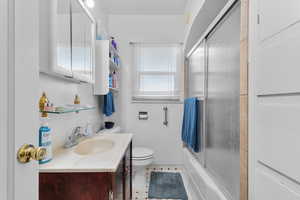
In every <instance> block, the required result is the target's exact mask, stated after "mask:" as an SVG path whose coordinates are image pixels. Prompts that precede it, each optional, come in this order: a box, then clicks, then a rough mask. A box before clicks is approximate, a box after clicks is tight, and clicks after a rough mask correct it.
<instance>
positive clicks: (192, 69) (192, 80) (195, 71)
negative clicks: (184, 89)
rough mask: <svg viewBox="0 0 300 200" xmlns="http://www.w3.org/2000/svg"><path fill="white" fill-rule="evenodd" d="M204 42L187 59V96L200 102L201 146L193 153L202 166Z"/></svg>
mask: <svg viewBox="0 0 300 200" xmlns="http://www.w3.org/2000/svg"><path fill="white" fill-rule="evenodd" d="M205 62H206V58H205V40H203V41H202V42H201V43H200V44H199V46H198V47H197V49H196V50H195V51H194V52H193V53H192V54H191V56H190V57H189V69H188V72H189V73H188V80H189V83H188V85H189V90H188V96H189V97H197V98H199V100H200V101H201V103H200V106H199V114H200V121H199V123H200V124H199V126H198V127H199V132H200V135H201V136H200V137H199V140H200V141H199V144H201V146H200V149H201V151H200V152H199V153H194V152H191V153H193V154H194V155H195V156H196V158H197V159H198V160H199V161H200V162H201V164H202V165H204V164H205V163H204V161H205V158H204V152H205V135H204V129H205V127H204V126H205V115H204V113H205V112H204V109H205V99H206V77H207V76H206V67H205V64H206V63H205Z"/></svg>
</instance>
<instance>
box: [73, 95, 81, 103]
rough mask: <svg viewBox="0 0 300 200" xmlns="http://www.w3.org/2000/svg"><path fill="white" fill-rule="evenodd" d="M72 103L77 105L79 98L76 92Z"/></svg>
mask: <svg viewBox="0 0 300 200" xmlns="http://www.w3.org/2000/svg"><path fill="white" fill-rule="evenodd" d="M74 104H75V105H79V104H80V98H79V95H78V94H76V95H75V99H74Z"/></svg>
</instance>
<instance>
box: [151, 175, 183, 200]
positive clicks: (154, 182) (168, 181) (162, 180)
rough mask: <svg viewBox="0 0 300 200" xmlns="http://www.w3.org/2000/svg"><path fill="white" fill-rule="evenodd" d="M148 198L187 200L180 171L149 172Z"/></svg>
mask: <svg viewBox="0 0 300 200" xmlns="http://www.w3.org/2000/svg"><path fill="white" fill-rule="evenodd" d="M148 198H149V199H181V200H188V197H187V194H186V191H185V188H184V184H183V181H182V177H181V175H180V173H170V172H151V177H150V186H149V192H148Z"/></svg>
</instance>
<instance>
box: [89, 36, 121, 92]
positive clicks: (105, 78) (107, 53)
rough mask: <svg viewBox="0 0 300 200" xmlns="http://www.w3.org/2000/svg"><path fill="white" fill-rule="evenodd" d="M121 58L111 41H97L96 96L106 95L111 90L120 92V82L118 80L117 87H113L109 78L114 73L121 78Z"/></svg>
mask: <svg viewBox="0 0 300 200" xmlns="http://www.w3.org/2000/svg"><path fill="white" fill-rule="evenodd" d="M119 69H120V58H119V53H118V51H117V50H116V49H114V47H112V45H111V41H110V40H96V44H95V76H94V80H95V84H94V94H95V95H105V94H107V93H108V92H109V91H110V90H111V91H113V92H118V90H119V89H118V88H119V86H118V85H119V84H118V83H119V81H118V80H116V82H117V84H116V85H117V86H114V87H112V86H111V85H110V84H109V76H110V75H111V74H113V73H114V72H115V73H116V74H117V77H119Z"/></svg>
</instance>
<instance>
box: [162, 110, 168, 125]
mask: <svg viewBox="0 0 300 200" xmlns="http://www.w3.org/2000/svg"><path fill="white" fill-rule="evenodd" d="M163 110H164V114H165V120H164V122H163V124H164V125H165V126H168V123H169V122H168V107H167V106H165V107H163Z"/></svg>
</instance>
